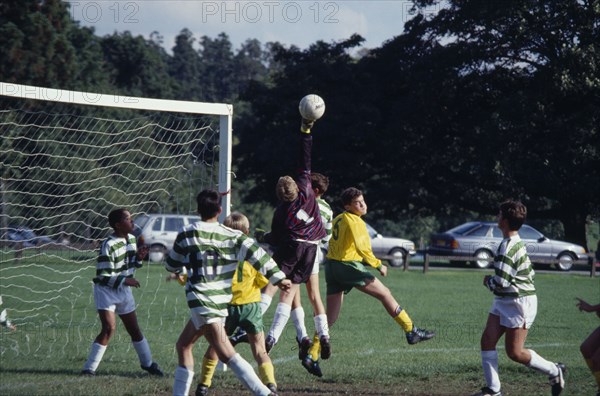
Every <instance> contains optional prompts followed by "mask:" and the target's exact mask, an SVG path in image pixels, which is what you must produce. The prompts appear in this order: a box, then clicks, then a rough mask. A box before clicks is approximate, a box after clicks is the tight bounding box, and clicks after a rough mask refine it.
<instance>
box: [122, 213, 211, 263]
mask: <svg viewBox="0 0 600 396" xmlns="http://www.w3.org/2000/svg"><path fill="white" fill-rule="evenodd" d="M197 221H200V216H198V215H181V214H162V213H161V214H145V215H141V216H138V217H136V218H135V219H134V220H133V223H134V224H135V229H134V231H133V234H134V235H135V236H136V238H137V240H138V244H140V245H148V247H149V248H150V252H149V253H148V259H149V260H150V261H152V262H160V261H163V260H164V259H165V254H166V253H167V252H168V251H169V250H171V248H172V247H173V243H174V242H175V238H177V233H178V232H179V231H181V229H182V228H183V226H185V225H188V224H191V223H195V222H197Z"/></svg>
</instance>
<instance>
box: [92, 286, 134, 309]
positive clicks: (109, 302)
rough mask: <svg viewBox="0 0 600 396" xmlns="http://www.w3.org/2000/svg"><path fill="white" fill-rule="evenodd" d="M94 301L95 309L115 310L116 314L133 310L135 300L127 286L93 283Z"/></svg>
mask: <svg viewBox="0 0 600 396" xmlns="http://www.w3.org/2000/svg"><path fill="white" fill-rule="evenodd" d="M94 301H95V302H96V309H98V310H103V311H111V312H115V313H116V314H117V315H126V314H128V313H131V312H133V311H135V300H134V299H133V293H131V288H130V287H129V286H124V287H123V286H122V287H119V288H118V289H113V288H112V287H108V286H102V285H94Z"/></svg>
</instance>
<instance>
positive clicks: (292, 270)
mask: <svg viewBox="0 0 600 396" xmlns="http://www.w3.org/2000/svg"><path fill="white" fill-rule="evenodd" d="M318 248H319V245H317V244H315V243H308V242H298V241H290V242H285V243H283V244H281V245H279V246H277V249H276V250H275V253H273V259H274V260H275V262H276V263H277V265H278V266H279V269H280V270H281V271H283V273H284V274H285V276H286V278H287V279H289V280H291V281H292V283H296V284H299V283H306V282H307V281H308V278H310V274H311V273H312V270H313V266H314V265H315V258H316V256H317V249H318Z"/></svg>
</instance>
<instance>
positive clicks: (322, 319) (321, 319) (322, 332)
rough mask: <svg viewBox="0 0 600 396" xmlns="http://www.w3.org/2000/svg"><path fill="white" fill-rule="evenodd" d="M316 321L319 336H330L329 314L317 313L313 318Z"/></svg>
mask: <svg viewBox="0 0 600 396" xmlns="http://www.w3.org/2000/svg"><path fill="white" fill-rule="evenodd" d="M313 320H314V321H315V329H317V333H318V334H319V337H322V336H327V337H329V325H328V324H327V315H326V314H321V315H317V316H315V317H314V318H313Z"/></svg>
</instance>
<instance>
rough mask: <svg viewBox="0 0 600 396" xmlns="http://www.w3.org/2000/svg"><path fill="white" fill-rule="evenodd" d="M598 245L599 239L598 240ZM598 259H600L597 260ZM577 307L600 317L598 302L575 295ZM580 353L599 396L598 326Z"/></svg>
mask: <svg viewBox="0 0 600 396" xmlns="http://www.w3.org/2000/svg"><path fill="white" fill-rule="evenodd" d="M598 247H600V241H598ZM598 255H600V251H598V250H596V257H598ZM599 261H600V260H599ZM577 301H578V303H577V307H578V308H579V310H580V311H582V312H595V313H596V315H597V316H598V317H599V318H600V304H596V305H592V304H589V303H587V302H586V301H584V300H582V299H581V298H579V297H577ZM579 350H580V351H581V355H583V358H584V359H585V363H586V364H587V366H588V367H589V368H590V370H591V371H592V374H593V376H594V379H595V380H596V384H597V385H598V393H597V394H596V396H600V326H598V327H597V328H596V330H594V331H593V332H592V334H590V335H589V336H588V337H587V338H586V339H585V341H583V343H582V344H581V346H580V347H579Z"/></svg>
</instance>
